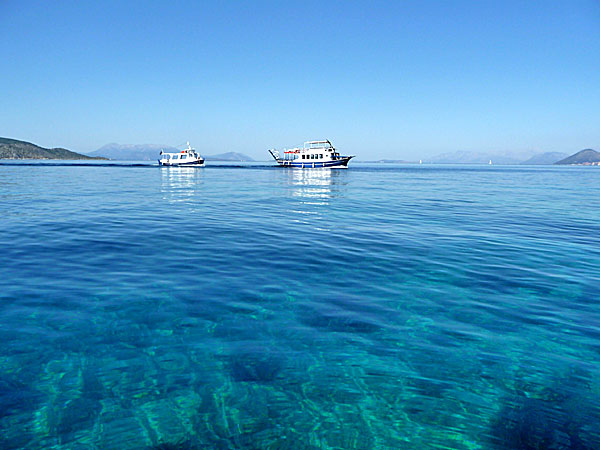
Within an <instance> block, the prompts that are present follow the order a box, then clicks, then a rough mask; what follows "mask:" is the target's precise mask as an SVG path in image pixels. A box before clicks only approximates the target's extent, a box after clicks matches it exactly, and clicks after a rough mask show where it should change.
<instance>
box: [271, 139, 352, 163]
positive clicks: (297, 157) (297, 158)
mask: <svg viewBox="0 0 600 450" xmlns="http://www.w3.org/2000/svg"><path fill="white" fill-rule="evenodd" d="M269 153H271V156H273V158H274V159H275V161H277V164H279V165H280V166H282V167H296V168H299V169H309V168H310V169H312V168H317V167H325V168H332V169H334V168H340V169H345V168H347V167H348V162H349V161H350V160H351V159H352V158H354V156H353V155H352V156H342V155H340V154H339V153H338V151H337V150H336V149H335V148H334V147H333V145H331V142H329V141H328V140H324V141H308V142H305V143H304V146H303V147H302V148H300V147H297V148H292V149H289V150H284V151H283V156H281V154H280V153H279V151H278V150H275V149H271V150H269Z"/></svg>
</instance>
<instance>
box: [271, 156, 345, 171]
mask: <svg viewBox="0 0 600 450" xmlns="http://www.w3.org/2000/svg"><path fill="white" fill-rule="evenodd" d="M351 159H352V156H346V157H342V158H340V159H336V160H333V161H323V162H321V161H312V162H311V161H298V160H294V161H286V160H283V159H279V160H276V161H277V164H279V165H280V166H281V167H295V168H298V169H313V168H314V169H317V168H331V169H347V168H348V162H349V161H350V160H351Z"/></svg>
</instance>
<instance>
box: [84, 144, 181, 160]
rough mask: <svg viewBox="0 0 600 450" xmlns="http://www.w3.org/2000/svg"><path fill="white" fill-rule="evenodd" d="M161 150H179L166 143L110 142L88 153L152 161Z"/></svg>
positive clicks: (120, 158) (115, 158)
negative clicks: (134, 143)
mask: <svg viewBox="0 0 600 450" xmlns="http://www.w3.org/2000/svg"><path fill="white" fill-rule="evenodd" d="M161 150H162V151H165V152H178V151H179V150H177V149H176V148H175V147H169V146H168V145H156V144H136V145H130V144H117V143H111V144H106V145H104V146H102V147H100V148H99V149H98V150H94V151H93V152H90V153H88V154H89V155H92V156H103V157H105V158H109V159H114V160H120V161H154V160H156V159H158V155H159V154H160V152H161Z"/></svg>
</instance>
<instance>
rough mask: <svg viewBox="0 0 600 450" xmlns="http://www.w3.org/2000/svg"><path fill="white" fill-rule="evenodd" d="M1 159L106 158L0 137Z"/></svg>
mask: <svg viewBox="0 0 600 450" xmlns="http://www.w3.org/2000/svg"><path fill="white" fill-rule="evenodd" d="M0 159H105V158H95V157H91V156H86V155H82V154H80V153H75V152H72V151H70V150H67V149H64V148H44V147H40V146H39V145H35V144H32V143H31V142H25V141H18V140H17V139H8V138H0Z"/></svg>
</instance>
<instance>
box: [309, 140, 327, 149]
mask: <svg viewBox="0 0 600 450" xmlns="http://www.w3.org/2000/svg"><path fill="white" fill-rule="evenodd" d="M323 147H326V148H333V145H331V142H329V140H327V139H326V140H324V141H307V142H305V143H304V148H305V149H308V148H323Z"/></svg>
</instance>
